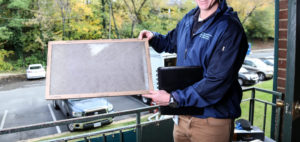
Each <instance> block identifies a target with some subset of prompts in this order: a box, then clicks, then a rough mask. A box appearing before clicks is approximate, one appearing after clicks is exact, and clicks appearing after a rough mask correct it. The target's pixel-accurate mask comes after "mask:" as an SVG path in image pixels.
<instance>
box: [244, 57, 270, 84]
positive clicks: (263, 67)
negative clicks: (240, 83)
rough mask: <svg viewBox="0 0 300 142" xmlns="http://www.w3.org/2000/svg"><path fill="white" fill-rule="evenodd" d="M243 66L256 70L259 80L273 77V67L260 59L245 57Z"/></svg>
mask: <svg viewBox="0 0 300 142" xmlns="http://www.w3.org/2000/svg"><path fill="white" fill-rule="evenodd" d="M243 67H244V68H246V69H247V70H249V71H253V72H256V73H257V75H258V77H259V80H265V79H267V78H272V77H273V67H272V66H269V65H267V64H265V63H264V62H263V61H261V60H260V59H257V58H248V57H246V59H245V61H244V64H243Z"/></svg>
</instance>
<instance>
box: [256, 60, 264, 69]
mask: <svg viewBox="0 0 300 142" xmlns="http://www.w3.org/2000/svg"><path fill="white" fill-rule="evenodd" d="M253 62H254V63H255V65H256V66H257V67H258V68H265V67H266V63H264V62H263V61H261V60H259V59H253Z"/></svg>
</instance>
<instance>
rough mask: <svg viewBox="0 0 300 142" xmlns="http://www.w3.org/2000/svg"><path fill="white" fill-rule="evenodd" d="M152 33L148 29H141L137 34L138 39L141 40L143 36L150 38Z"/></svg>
mask: <svg viewBox="0 0 300 142" xmlns="http://www.w3.org/2000/svg"><path fill="white" fill-rule="evenodd" d="M153 36H154V35H153V33H152V32H150V31H148V30H142V31H141V32H140V35H139V37H138V38H139V39H140V40H143V39H144V38H145V39H147V40H150V39H152V38H153Z"/></svg>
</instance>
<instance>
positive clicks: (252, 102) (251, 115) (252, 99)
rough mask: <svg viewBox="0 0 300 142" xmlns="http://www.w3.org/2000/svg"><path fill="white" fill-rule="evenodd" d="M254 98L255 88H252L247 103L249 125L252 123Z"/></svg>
mask: <svg viewBox="0 0 300 142" xmlns="http://www.w3.org/2000/svg"><path fill="white" fill-rule="evenodd" d="M254 98H255V88H253V89H252V92H251V99H250V103H249V105H250V106H249V108H250V109H249V121H250V123H251V125H253V118H254V102H255V101H254Z"/></svg>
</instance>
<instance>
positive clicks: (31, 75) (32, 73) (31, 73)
mask: <svg viewBox="0 0 300 142" xmlns="http://www.w3.org/2000/svg"><path fill="white" fill-rule="evenodd" d="M45 77H46V71H45V69H44V68H43V66H42V65H41V64H31V65H29V66H28V68H27V70H26V78H27V79H37V78H45Z"/></svg>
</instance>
